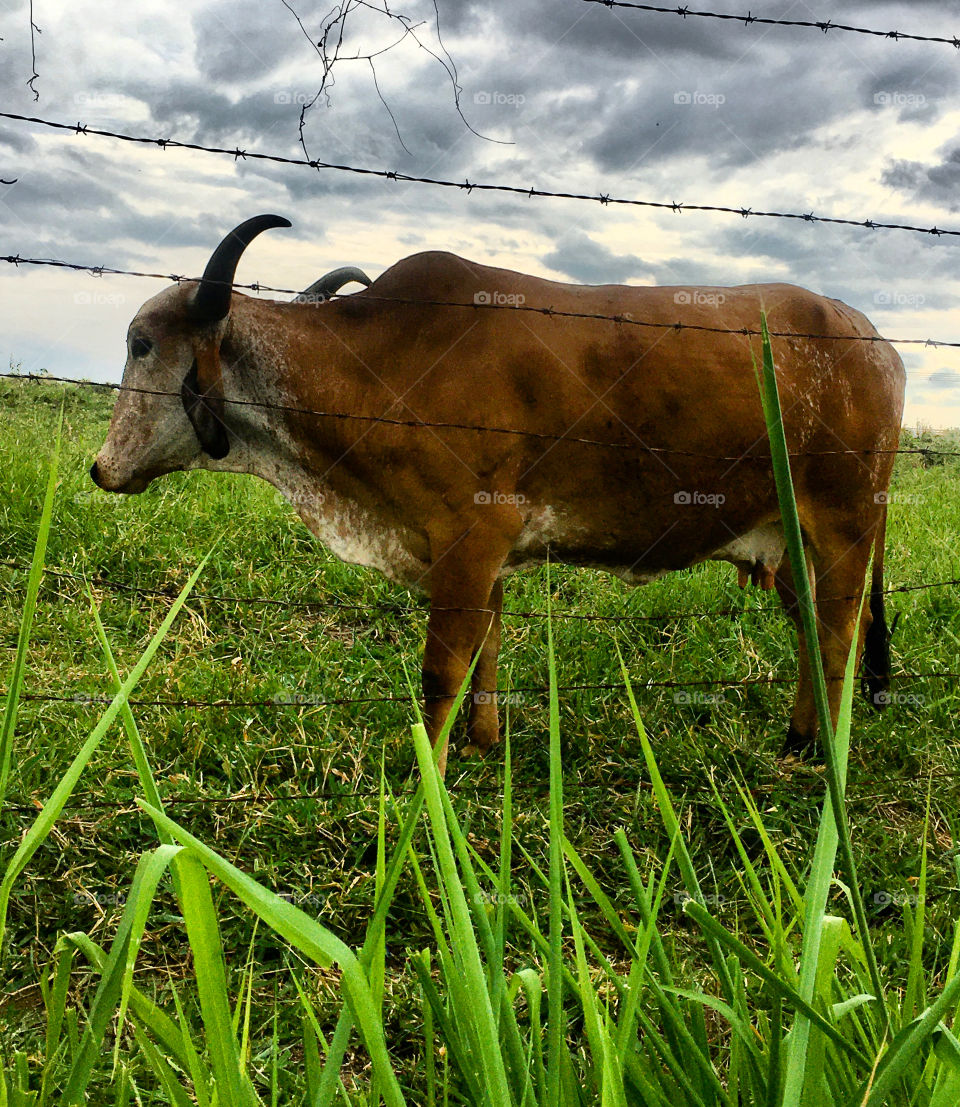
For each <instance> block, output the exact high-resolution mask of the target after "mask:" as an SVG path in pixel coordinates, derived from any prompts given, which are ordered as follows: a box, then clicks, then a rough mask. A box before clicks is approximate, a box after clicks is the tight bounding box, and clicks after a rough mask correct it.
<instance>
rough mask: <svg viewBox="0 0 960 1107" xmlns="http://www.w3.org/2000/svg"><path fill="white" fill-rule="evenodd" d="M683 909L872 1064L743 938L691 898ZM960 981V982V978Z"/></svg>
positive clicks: (826, 1031)
mask: <svg viewBox="0 0 960 1107" xmlns="http://www.w3.org/2000/svg"><path fill="white" fill-rule="evenodd" d="M683 910H684V912H685V913H686V914H687V915H689V916H690V917H691V918H692V919H693V920H694V922H696V923H697V924H698V925H699V926H700V928H701V929H702V930H703V931H704V932H705V933H707V934H710V935H712V936H713V937H714V938H715V939H716V940H717V941H718V942H722V943H723V944H724V945H725V946H727V948H728V949H730V950H731V951H732V952H733V953H734V954H736V957H737V960H738V961H739V962H740V964H741V965H742V966H743V967H744V968H745V969H747V970H749V971H750V972H753V973H756V975H757V976H759V977H760V978H761V979H762V980H764V981H765V982H766V983H767V984H768V985H769V986H770V987H771V989H773V991H774V992H776V993H778V994H779V995H780V996H781V997H782V999H783V1000H784V1001H785V1002H787V1003H789V1004H790V1005H791V1006H792V1007H795V1008H796V1009H797V1010H799V1011H803V1013H804V1014H805V1015H806V1016H807V1018H808V1019H810V1021H811V1022H813V1023H814V1024H815V1025H816V1026H817V1027H818V1028H819V1029H820V1030H822V1031H823V1033H824V1034H826V1035H827V1037H828V1038H829V1039H830V1040H831V1041H832V1042H833V1043H834V1044H835V1045H837V1046H839V1048H840V1049H841V1050H842V1051H843V1052H844V1053H846V1054H848V1055H849V1056H850V1057H853V1058H855V1059H856V1060H857V1061H859V1062H860V1063H861V1064H862V1065H867V1066H869V1065H870V1063H871V1061H870V1058H869V1057H868V1056H867V1054H865V1053H864V1052H863V1051H862V1050H860V1049H858V1048H857V1046H855V1045H854V1044H853V1042H850V1041H848V1040H847V1039H846V1038H845V1037H844V1036H843V1034H842V1033H841V1032H840V1031H839V1030H837V1028H836V1027H835V1026H833V1024H832V1023H830V1022H828V1021H827V1020H826V1019H825V1018H824V1017H823V1015H821V1014H820V1012H819V1011H817V1010H816V1009H815V1008H814V1007H812V1006H811V1005H810V1004H809V1003H808V1002H807V1001H806V1000H805V999H804V998H803V996H801V995H800V993H799V992H798V991H797V990H796V988H793V987H791V986H790V985H789V984H788V983H787V982H786V981H785V980H784V979H783V977H781V976H780V975H778V973H777V972H776V971H775V970H774V969H771V968H770V967H769V965H767V964H765V963H764V962H763V961H762V960H761V959H760V958H759V957H758V956H757V955H756V954H755V953H754V952H753V951H752V950H750V949H748V947H747V946H745V945H744V944H743V942H741V941H740V940H739V938H736V937H734V935H733V934H731V933H730V931H729V930H727V929H726V928H725V927H724V926H722V925H721V924H720V923H718V922H717V920H716V919H715V918H714V917H713V916H712V915H711V914H710V912H709V911H707V909H706V908H705V907H704V906H703V905H702V904H699V903H697V902H696V901H695V900H692V899H690V900H687V902H686V903H685V904H684V905H683ZM957 979H958V980H960V977H958V978H957Z"/></svg>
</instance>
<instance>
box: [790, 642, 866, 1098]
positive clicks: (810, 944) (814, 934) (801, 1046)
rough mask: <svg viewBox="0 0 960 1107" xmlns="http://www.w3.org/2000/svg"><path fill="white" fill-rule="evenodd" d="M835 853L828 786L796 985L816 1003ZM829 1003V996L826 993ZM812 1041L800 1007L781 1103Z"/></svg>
mask: <svg viewBox="0 0 960 1107" xmlns="http://www.w3.org/2000/svg"><path fill="white" fill-rule="evenodd" d="M855 670H856V643H854V645H853V647H852V648H851V650H850V656H849V657H848V658H847V670H846V673H845V675H844V681H843V693H842V696H841V700H840V712H839V715H838V716H837V729H836V733H835V735H834V743H835V749H836V753H837V759H838V762H839V764H838V768H839V770H840V780H841V786H842V787H845V786H846V778H847V755H848V753H849V749H850V720H851V713H852V710H853V686H854V683H855V680H856V671H855ZM836 856H837V822H836V820H835V819H834V817H833V801H832V799H831V797H830V794H829V792H828V793H827V796H826V798H825V800H824V803H823V814H822V816H821V819H820V829H819V832H818V834H817V844H816V847H815V848H814V853H813V863H812V865H811V867H810V876H809V878H808V880H807V888H806V892H805V894H804V923H803V948H802V950H801V954H800V979H799V982H798V985H797V990H798V991H799V993H800V995H802V996H803V998H804V999H805V1000H807V1002H808V1003H813V999H814V995H815V992H816V986H817V967H818V965H819V963H820V945H821V940H822V935H823V924H824V917H825V915H826V910H827V897H828V896H829V894H830V885H831V884H832V882H833V866H834V862H835V861H836ZM825 998H826V1001H827V1002H828V1003H829V1001H830V998H831V997H830V996H826V997H825ZM809 1041H810V1021H809V1019H808V1018H807V1017H806V1015H805V1014H804V1013H803V1012H802V1011H800V1012H798V1013H797V1017H796V1020H795V1022H794V1024H793V1030H792V1032H791V1034H790V1037H789V1039H788V1042H787V1064H786V1071H785V1074H784V1085H783V1086H784V1092H783V1099H782V1103H783V1105H784V1107H787V1105H789V1104H799V1103H800V1102H801V1099H802V1097H803V1086H804V1082H805V1070H806V1060H807V1048H808V1045H809Z"/></svg>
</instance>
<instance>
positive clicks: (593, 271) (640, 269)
mask: <svg viewBox="0 0 960 1107" xmlns="http://www.w3.org/2000/svg"><path fill="white" fill-rule="evenodd" d="M540 260H541V261H542V262H543V264H544V265H546V266H549V268H551V269H556V270H557V271H558V272H560V273H563V274H565V275H566V276H568V277H570V278H571V280H573V281H576V282H577V283H579V284H625V283H627V282H628V281H635V280H638V279H641V280H642V279H644V278H648V277H649V274H650V267H649V266H648V265H647V264H646V263H645V262H644V261H642V260H641V259H640V258H636V257H631V256H629V255H627V254H615V253H614V252H613V251H612V250H608V249H607V247H606V246H604V245H602V244H601V243H599V242H595V241H594V240H593V239H592V238H591V237H590V236H589V235H586V234H584V233H583V232H582V231H568V232H567V233H566V234H564V235H562V236H561V238H560V239H559V241H558V242H557V245H556V249H554V250H551V252H550V253H549V254H545V255H544V256H543V257H541V259H540Z"/></svg>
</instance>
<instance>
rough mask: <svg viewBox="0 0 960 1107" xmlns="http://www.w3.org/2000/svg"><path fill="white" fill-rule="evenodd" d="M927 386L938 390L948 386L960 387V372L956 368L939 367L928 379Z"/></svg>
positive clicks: (943, 389)
mask: <svg viewBox="0 0 960 1107" xmlns="http://www.w3.org/2000/svg"><path fill="white" fill-rule="evenodd" d="M927 387H928V388H933V389H936V390H937V391H938V392H941V391H945V390H946V389H948V388H960V373H958V372H957V370H956V369H937V370H936V371H935V372H933V373H931V374H930V376H929V378H928V380H927Z"/></svg>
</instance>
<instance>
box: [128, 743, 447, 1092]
mask: <svg viewBox="0 0 960 1107" xmlns="http://www.w3.org/2000/svg"><path fill="white" fill-rule="evenodd" d="M428 748H429V747H428ZM138 803H139V804H140V806H141V807H142V808H143V809H144V810H145V811H146V812H147V814H148V815H149V816H150V817H151V818H152V819H153V821H154V822H155V823H157V824H158V826H162V827H164V828H165V829H166V830H168V831H169V832H170V834H171V835H172V836H173V837H174V838H175V839H176V841H178V842H179V843H180V844H181V845H183V846H188V847H190V849H191V850H192V851H193V852H194V853H195V854H196V856H197V857H198V859H199V860H200V861H201V862H202V863H203V865H204V866H205V867H206V868H207V869H209V871H210V872H211V873H213V875H214V876H216V877H217V878H218V879H219V880H221V881H222V882H223V883H224V884H226V886H227V887H228V888H229V889H230V890H231V891H232V892H233V893H234V895H236V896H237V897H238V898H239V899H240V900H242V901H243V903H245V904H246V906H247V907H249V908H250V910H251V911H254V912H255V913H256V914H257V915H259V916H260V918H261V919H263V921H264V922H265V923H266V924H267V925H268V926H269V927H271V929H273V930H275V931H276V932H277V933H278V934H279V935H280V936H281V937H282V938H284V939H285V940H286V941H288V942H289V943H290V944H291V945H293V946H295V947H296V948H297V949H298V950H300V952H301V953H303V954H305V955H306V956H307V957H309V958H310V959H311V960H312V961H315V962H316V963H317V964H318V965H320V966H321V967H323V968H328V967H329V966H330V965H331V964H332V963H333V962H336V963H337V964H338V965H339V966H340V970H341V987H342V988H343V991H344V993H345V995H346V999H347V1001H348V1003H349V1004H350V1006H351V1007H352V1009H353V1018H354V1019H355V1020H356V1022H357V1025H358V1027H359V1029H360V1033H361V1036H362V1037H363V1041H364V1044H365V1045H366V1048H367V1052H368V1053H369V1055H370V1059H371V1061H372V1062H373V1065H374V1067H375V1068H376V1069H377V1072H378V1077H379V1080H380V1094H381V1096H382V1097H383V1099H384V1101H385V1102H386V1103H387V1105H388V1107H401V1105H402V1104H403V1103H404V1102H405V1101H404V1098H403V1093H402V1092H401V1090H400V1085H399V1084H398V1082H397V1078H396V1075H395V1073H394V1071H393V1066H392V1065H391V1063H390V1057H389V1054H388V1053H387V1047H386V1043H385V1041H384V1038H383V1025H382V1023H381V1022H380V1019H379V1017H378V1014H377V1010H376V1005H375V1004H374V1001H373V997H372V996H371V994H370V988H369V986H368V983H367V976H366V971H365V969H364V967H363V965H362V964H361V962H360V961H359V960H358V959H357V957H356V956H355V955H354V954H353V952H352V951H351V950H350V949H349V947H348V946H346V945H345V944H344V943H343V942H342V941H341V940H340V939H339V938H337V937H336V935H334V934H332V933H331V932H330V931H329V930H327V929H326V928H325V927H322V926H321V925H320V924H319V923H318V922H317V921H316V920H315V919H312V918H311V917H310V916H309V915H307V914H306V913H305V912H304V911H301V910H300V908H299V907H296V906H294V905H293V904H292V903H288V902H287V901H286V900H284V899H281V898H280V897H279V896H278V895H276V894H275V893H274V892H271V891H269V890H268V889H266V888H264V887H263V886H262V885H261V884H258V883H257V881H255V880H254V879H253V878H252V877H249V876H247V874H246V873H244V872H242V871H241V870H240V869H238V868H237V867H236V866H235V865H232V864H230V862H229V861H227V860H226V859H225V858H223V857H221V856H220V854H218V853H217V852H216V851H215V850H212V849H211V848H210V847H209V846H206V845H204V843H203V842H201V841H200V840H199V839H198V838H195V837H194V836H193V835H192V834H191V833H190V832H189V831H188V830H186V829H184V827H182V826H180V824H179V823H175V822H174V821H173V820H172V819H170V818H169V817H168V816H166V815H164V814H162V813H161V812H160V811H157V810H156V808H153V807H151V806H150V805H149V804H147V803H144V802H143V800H138ZM178 861H179V858H178Z"/></svg>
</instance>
